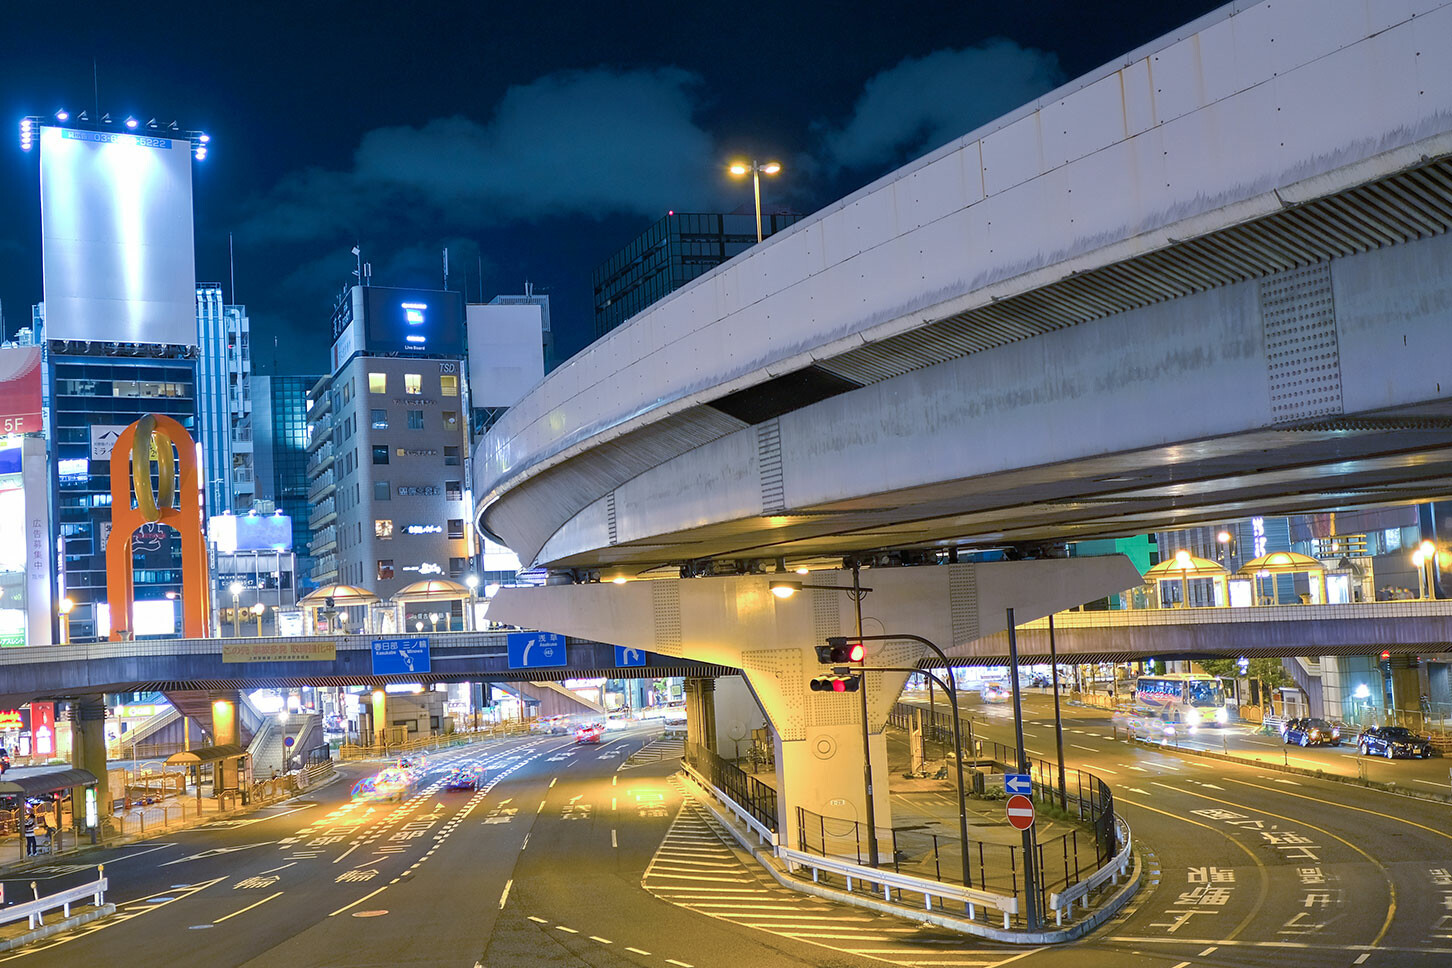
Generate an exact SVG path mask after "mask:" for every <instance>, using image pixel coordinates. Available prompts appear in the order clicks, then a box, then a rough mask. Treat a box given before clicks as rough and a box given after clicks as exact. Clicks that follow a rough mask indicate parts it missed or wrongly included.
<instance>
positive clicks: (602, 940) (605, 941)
mask: <svg viewBox="0 0 1452 968" xmlns="http://www.w3.org/2000/svg"><path fill="white" fill-rule="evenodd" d="M590 940H591V941H598V942H600V943H601V944H614V943H615V942H614V941H611V940H610V939H609V938H602V937H600V936H599V935H596V934H592V935H590Z"/></svg>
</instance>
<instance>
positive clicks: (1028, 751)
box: [1023, 746, 1049, 756]
mask: <svg viewBox="0 0 1452 968" xmlns="http://www.w3.org/2000/svg"><path fill="white" fill-rule="evenodd" d="M1023 750H1024V752H1025V753H1032V754H1033V755H1035V756H1048V755H1049V754H1047V753H1044V752H1042V751H1040V750H1031V749H1029V748H1028V747H1027V746H1025V747H1024V748H1023Z"/></svg>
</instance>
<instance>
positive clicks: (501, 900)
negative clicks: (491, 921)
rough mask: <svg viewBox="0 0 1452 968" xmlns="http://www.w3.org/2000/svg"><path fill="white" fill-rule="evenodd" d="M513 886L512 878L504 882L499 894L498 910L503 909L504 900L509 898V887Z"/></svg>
mask: <svg viewBox="0 0 1452 968" xmlns="http://www.w3.org/2000/svg"><path fill="white" fill-rule="evenodd" d="M513 886H514V878H512V877H511V878H510V879H509V880H507V881H505V882H504V893H503V894H500V895H499V910H501V911H503V910H504V902H505V901H507V900H509V889H510V888H511V887H513Z"/></svg>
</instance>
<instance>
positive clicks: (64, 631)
mask: <svg viewBox="0 0 1452 968" xmlns="http://www.w3.org/2000/svg"><path fill="white" fill-rule="evenodd" d="M55 607H56V611H58V612H60V644H61V645H69V644H70V642H71V610H72V609H74V608H75V607H76V603H75V602H73V601H71V600H70V599H69V598H62V599H61V600H60V601H59V602H57V603H56V606H55Z"/></svg>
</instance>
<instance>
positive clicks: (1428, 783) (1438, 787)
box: [1412, 780, 1447, 790]
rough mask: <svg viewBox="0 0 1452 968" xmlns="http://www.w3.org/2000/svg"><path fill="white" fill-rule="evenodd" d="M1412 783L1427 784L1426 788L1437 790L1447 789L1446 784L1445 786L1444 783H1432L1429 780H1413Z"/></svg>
mask: <svg viewBox="0 0 1452 968" xmlns="http://www.w3.org/2000/svg"><path fill="white" fill-rule="evenodd" d="M1412 782H1413V783H1425V784H1427V786H1429V787H1436V788H1437V789H1439V790H1443V789H1446V787H1447V784H1445V783H1433V782H1432V781H1431V780H1413V781H1412Z"/></svg>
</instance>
